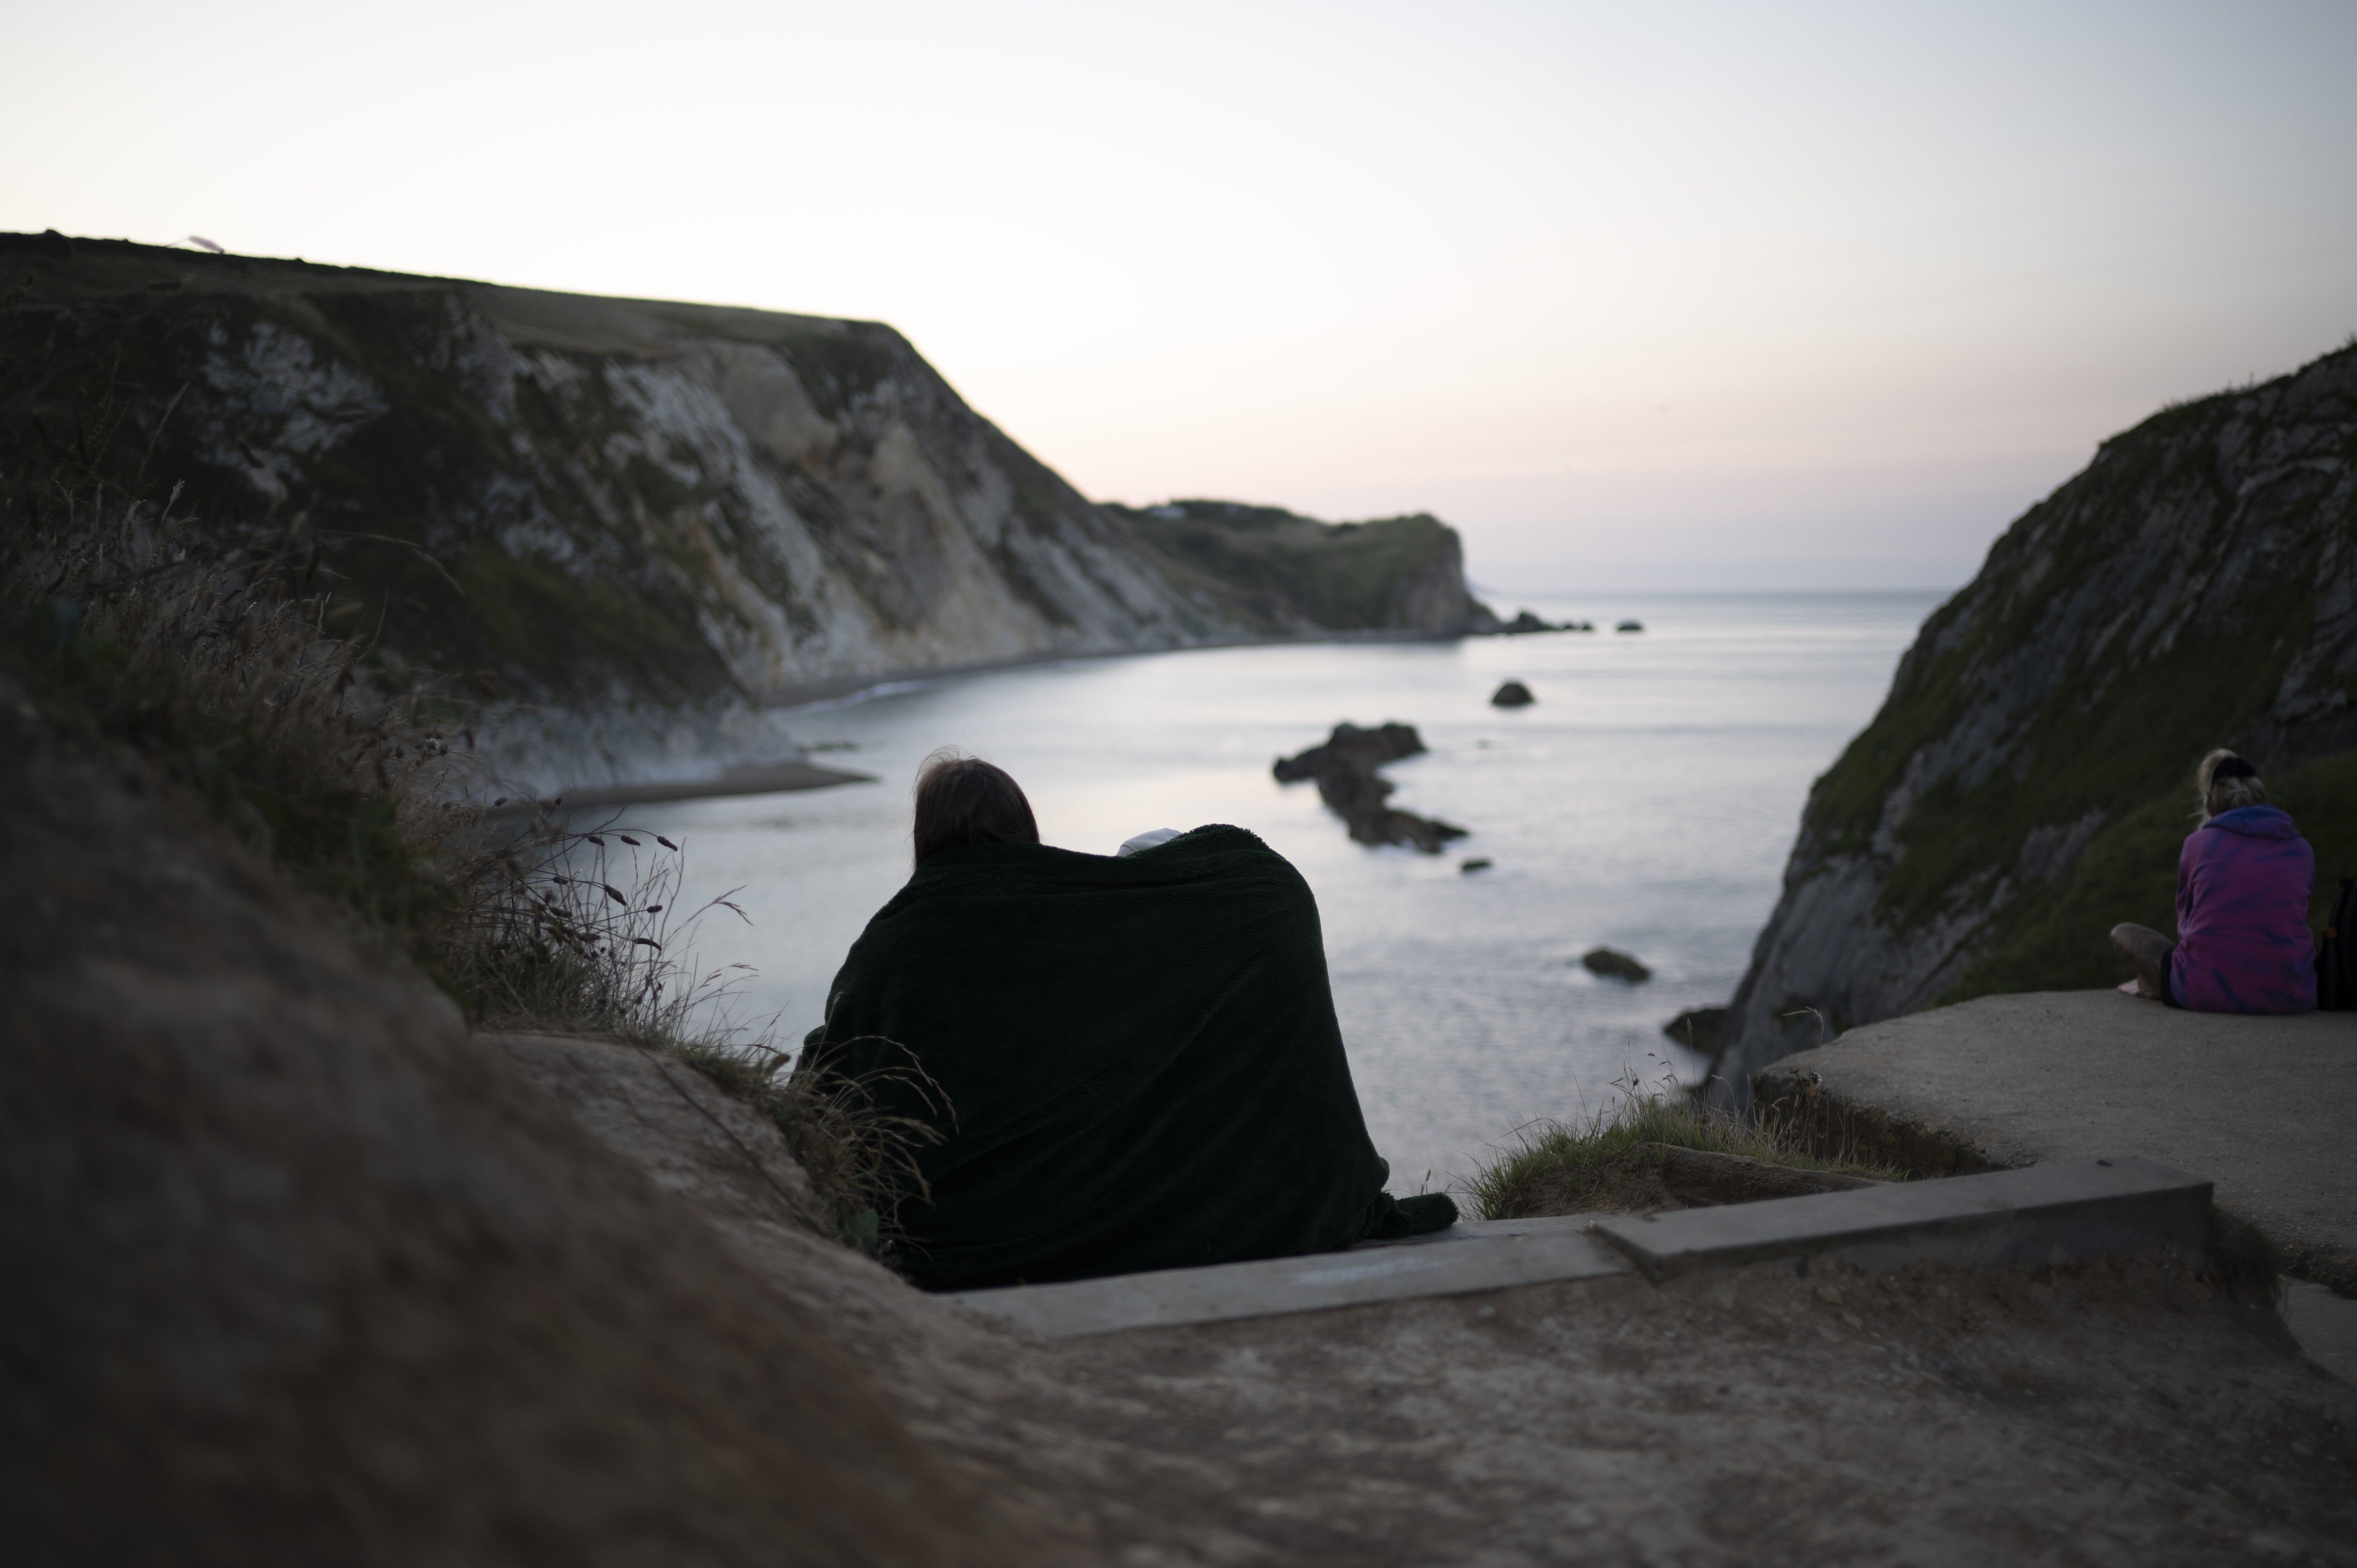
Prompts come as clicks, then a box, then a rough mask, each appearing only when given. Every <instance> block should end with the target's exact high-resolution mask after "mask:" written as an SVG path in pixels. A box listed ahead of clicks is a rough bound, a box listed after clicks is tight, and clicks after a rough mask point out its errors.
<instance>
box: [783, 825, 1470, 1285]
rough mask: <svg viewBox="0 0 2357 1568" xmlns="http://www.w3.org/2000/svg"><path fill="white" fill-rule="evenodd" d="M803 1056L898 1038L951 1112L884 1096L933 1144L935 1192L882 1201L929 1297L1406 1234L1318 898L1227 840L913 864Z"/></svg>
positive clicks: (970, 851) (836, 1063) (1004, 850)
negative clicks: (1360, 1080)
mask: <svg viewBox="0 0 2357 1568" xmlns="http://www.w3.org/2000/svg"><path fill="white" fill-rule="evenodd" d="M883 1041H891V1042H896V1043H897V1045H898V1046H900V1047H907V1051H906V1052H904V1051H901V1050H899V1049H895V1048H893V1047H889V1046H887V1045H885V1044H883V1043H882V1042H883ZM811 1044H812V1047H813V1048H812V1049H811V1050H809V1051H807V1052H806V1053H805V1056H804V1069H805V1070H816V1071H826V1070H834V1071H842V1072H848V1073H854V1074H857V1073H866V1072H871V1071H875V1070H877V1069H890V1068H893V1067H895V1066H898V1065H901V1064H905V1063H906V1062H907V1060H908V1059H909V1058H908V1054H907V1053H908V1052H913V1053H914V1055H915V1057H916V1058H917V1059H918V1060H919V1061H920V1062H921V1063H922V1065H923V1067H924V1069H925V1071H926V1072H927V1073H929V1074H930V1075H931V1077H932V1079H933V1080H934V1081H935V1082H936V1083H938V1084H939V1086H940V1089H941V1091H942V1093H943V1094H944V1095H945V1096H946V1097H947V1100H948V1101H949V1106H950V1112H951V1114H949V1115H946V1116H945V1115H940V1114H935V1113H933V1112H930V1111H929V1110H928V1108H927V1107H926V1106H925V1104H924V1102H923V1101H922V1100H920V1098H918V1097H917V1096H916V1095H915V1094H914V1093H913V1092H911V1091H909V1090H906V1089H904V1088H897V1087H893V1086H890V1085H887V1086H886V1087H885V1088H884V1090H882V1095H883V1103H884V1104H885V1105H886V1107H887V1108H888V1109H890V1110H892V1111H894V1112H898V1113H899V1114H904V1115H911V1116H917V1117H920V1118H922V1119H924V1120H926V1121H928V1122H932V1123H933V1124H934V1125H936V1126H938V1127H939V1128H940V1130H941V1131H942V1133H943V1134H944V1141H943V1142H942V1144H940V1145H939V1146H937V1147H934V1148H931V1149H930V1150H927V1151H925V1152H924V1153H923V1154H922V1155H920V1165H921V1166H922V1169H923V1172H924V1176H925V1179H926V1181H927V1182H928V1183H929V1184H931V1201H930V1202H925V1201H919V1200H917V1199H915V1198H913V1197H911V1198H910V1199H909V1200H908V1201H906V1202H904V1203H903V1204H902V1205H901V1208H900V1212H899V1228H900V1230H901V1231H902V1232H903V1233H904V1235H906V1236H907V1237H908V1238H909V1240H908V1243H907V1245H906V1247H905V1249H904V1253H905V1256H904V1266H905V1267H906V1268H907V1271H908V1273H909V1276H910V1277H911V1278H913V1279H914V1280H915V1281H916V1282H917V1283H919V1284H921V1285H923V1286H925V1287H926V1288H927V1289H931V1290H962V1289H966V1288H970V1287H974V1286H980V1285H995V1284H1013V1283H1018V1282H1023V1281H1030V1282H1040V1281H1047V1280H1069V1279H1081V1278H1086V1277H1090V1276H1093V1275H1099V1274H1112V1273H1130V1272H1132V1271H1136V1270H1145V1269H1168V1268H1179V1267H1184V1266H1189V1265H1193V1264H1201V1263H1218V1262H1232V1261H1235V1260H1238V1259H1243V1258H1268V1257H1281V1256H1286V1255H1290V1254H1296V1253H1303V1252H1318V1251H1331V1250H1333V1249H1335V1248H1339V1247H1343V1246H1347V1245H1348V1244H1350V1243H1351V1242H1352V1241H1354V1240H1360V1239H1361V1238H1362V1237H1364V1236H1366V1235H1368V1234H1370V1233H1372V1232H1373V1231H1374V1230H1377V1228H1378V1227H1382V1228H1383V1229H1384V1232H1385V1233H1386V1234H1391V1233H1395V1232H1396V1231H1397V1230H1398V1229H1399V1227H1400V1224H1401V1220H1400V1218H1399V1216H1398V1214H1397V1213H1396V1212H1395V1211H1394V1208H1393V1203H1392V1200H1391V1199H1390V1198H1389V1197H1385V1196H1383V1177H1384V1167H1383V1162H1382V1161H1381V1160H1379V1159H1377V1158H1376V1157H1375V1150H1374V1146H1373V1144H1371V1143H1369V1142H1368V1139H1367V1128H1366V1122H1365V1121H1364V1119H1363V1118H1362V1117H1361V1115H1360V1113H1359V1097H1358V1093H1357V1091H1356V1090H1353V1089H1352V1087H1351V1069H1350V1065H1349V1063H1348V1062H1347V1061H1346V1060H1345V1059H1344V1058H1343V1054H1342V1036H1341V1031H1340V1028H1339V1027H1338V1026H1336V1024H1335V1021H1334V999H1333V994H1332V993H1331V991H1330V990H1329V988H1328V985H1327V980H1326V953H1325V947H1324V944H1323V941H1322V940H1321V938H1320V936H1319V932H1318V905H1317V901H1316V900H1315V899H1314V898H1313V897H1311V896H1310V892H1309V886H1308V884H1307V883H1306V882H1304V881H1303V880H1302V879H1301V874H1300V873H1299V872H1297V871H1296V870H1294V868H1293V866H1292V865H1291V864H1290V863H1288V862H1287V861H1286V859H1285V857H1284V856H1282V855H1280V854H1277V853H1276V852H1275V850H1272V849H1270V848H1269V847H1268V846H1267V845H1266V844H1264V843H1261V841H1260V840H1259V839H1257V838H1255V837H1254V835H1252V834H1251V833H1248V832H1244V831H1243V829H1241V828H1231V827H1206V828H1198V829H1196V830H1195V831H1194V832H1190V833H1187V834H1185V835H1183V836H1182V837H1179V838H1177V839H1174V840H1172V841H1171V842H1169V843H1166V844H1162V845H1159V846H1157V847H1156V848H1154V849H1150V850H1146V851H1144V852H1142V853H1140V854H1135V855H1132V856H1130V857H1129V858H1127V859H1119V860H1117V859H1114V858H1111V857H1108V856H1104V855H1093V854H1073V853H1072V852H1071V851H1070V850H1061V849H1049V848H1047V847H1044V846H1042V845H1039V844H1015V843H996V844H981V845H974V846H970V847H967V848H963V849H954V850H947V851H943V852H942V853H940V854H936V855H934V856H932V857H931V859H930V860H928V861H927V862H926V864H925V865H924V866H923V867H922V868H921V869H920V870H919V871H918V872H917V874H916V875H914V876H913V877H911V878H910V879H909V885H908V886H905V887H903V888H902V889H901V890H900V892H899V895H898V896H897V897H894V898H893V900H892V901H891V902H890V903H889V904H887V905H886V906H884V908H882V909H881V910H880V911H878V912H877V916H876V918H874V919H872V920H870V921H869V922H868V923H867V929H866V932H865V933H863V934H862V935H861V937H860V939H859V940H858V941H857V942H856V943H855V944H854V945H853V947H852V949H851V955H850V957H849V958H848V959H846V960H845V961H844V965H843V972H841V973H840V974H838V975H837V976H836V977H835V981H834V987H833V989H832V991H831V992H830V1003H829V1014H828V1021H827V1024H826V1026H825V1027H824V1028H823V1029H822V1030H819V1031H814V1032H813V1035H812V1036H811ZM1450 1213H1451V1215H1453V1210H1452V1211H1450ZM1435 1222H1437V1223H1446V1222H1447V1220H1446V1219H1437V1220H1436V1221H1435ZM1415 1228H1419V1229H1420V1228H1424V1227H1423V1226H1421V1225H1419V1226H1417V1227H1415Z"/></svg>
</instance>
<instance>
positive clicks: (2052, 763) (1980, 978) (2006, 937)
mask: <svg viewBox="0 0 2357 1568" xmlns="http://www.w3.org/2000/svg"><path fill="white" fill-rule="evenodd" d="M2352 694H2357V347H2351V348H2343V349H2341V350H2340V351H2338V352H2335V353H2331V354H2328V355H2326V356H2324V357H2323V358H2321V359H2319V360H2315V361H2314V362H2312V363H2310V364H2309V365H2307V366H2305V367H2304V368H2302V369H2301V370H2299V371H2296V372H2294V373H2293V374H2290V375H2287V376H2283V377H2280V378H2278V379H2276V380H2275V381H2268V382H2266V383H2265V384H2263V385H2257V386H2252V387H2248V388H2244V389H2239V390H2235V391H2232V392H2222V393H2219V394H2217V395H2215V396H2212V397H2206V398H2201V399H2199V400H2197V401H2193V402H2190V403H2180V404H2178V405H2175V406H2173V407H2170V408H2168V409H2164V410H2163V411H2162V412H2160V413H2157V414H2155V415H2153V416H2152V417H2151V418H2150V419H2147V420H2146V421H2145V422H2144V423H2143V424H2139V425H2137V426H2136V428H2134V429H2133V430H2130V431H2128V432H2126V434H2124V435H2117V436H2115V437H2113V438H2112V439H2111V440H2109V441H2106V442H2104V444H2103V446H2101V447H2100V448H2099V449H2098V451H2097V452H2096V455H2095V458H2094V460H2093V462H2092V463H2090V464H2089V465H2088V466H2087V467H2086V469H2085V470H2084V471H2083V472H2082V473H2081V474H2079V475H2078V476H2077V477H2075V478H2072V479H2071V480H2070V481H2069V482H2068V483H2067V484H2065V485H2063V486H2062V487H2061V489H2058V490H2056V491H2055V492H2054V493H2053V494H2052V495H2050V496H2049V497H2048V498H2047V499H2045V500H2043V501H2040V503H2039V504H2038V505H2036V506H2034V507H2032V508H2031V509H2030V510H2029V511H2028V512H2027V513H2025V514H2024V515H2023V516H2022V517H2021V518H2020V520H2019V521H2017V522H2015V523H2014V524H2013V526H2012V527H2011V528H2009V529H2007V531H2006V532H2005V533H2004V535H2003V536H2002V537H2000V538H1999V539H1998V540H1997V542H1996V544H1995V545H1993V546H1992V547H1991V548H1990V551H1989V554H1988V559H1987V562H1986V564H1984V566H1983V567H1982V569H1981V572H1980V575H1978V576H1976V577H1975V578H1974V579H1973V581H1972V582H1971V583H1970V584H1969V585H1967V586H1965V587H1964V589H1963V590H1962V591H1960V592H1959V593H1958V594H1957V595H1956V596H1955V597H1953V599H1951V600H1949V601H1948V603H1947V604H1945V605H1943V606H1942V607H1940V608H1939V609H1938V610H1937V611H1935V612H1933V614H1932V617H1931V618H1930V619H1928V620H1927V621H1926V622H1925V623H1924V625H1923V629H1922V631H1921V634H1920V635H1919V636H1918V638H1917V639H1916V641H1915V644H1914V646H1913V647H1912V648H1911V649H1910V650H1908V652H1907V654H1906V656H1905V658H1903V659H1902V660H1900V666H1899V671H1898V673H1897V675H1896V677H1895V678H1894V679H1893V680H1892V682H1891V687H1890V693H1889V697H1888V698H1886V699H1885V701H1884V703H1883V705H1882V709H1881V712H1880V713H1878V714H1876V716H1875V719H1874V722H1873V723H1872V724H1871V725H1867V728H1866V730H1865V731H1864V732H1863V733H1861V734H1860V735H1859V736H1857V739H1856V740H1854V741H1852V742H1851V743H1850V745H1849V746H1848V748H1847V749H1846V750H1845V751H1844V752H1843V753H1842V755H1841V757H1840V758H1839V760H1837V761H1836V762H1835V764H1834V766H1833V767H1832V768H1831V769H1829V770H1828V771H1827V772H1826V773H1825V775H1824V777H1823V778H1821V779H1818V780H1817V782H1816V784H1815V786H1814V787H1813V789H1811V790H1810V793H1809V800H1808V804H1807V807H1806V809H1805V810H1804V811H1803V816H1802V822H1801V831H1800V836H1799V839H1798V842H1797V843H1795V844H1794V846H1793V849H1792V859H1791V861H1790V862H1789V863H1788V865H1786V868H1785V873H1784V889H1783V895H1782V897H1781V899H1780V900H1779V901H1778V903H1777V906H1776V909H1775V912H1774V914H1773V915H1772V916H1770V919H1769V921H1768V925H1767V927H1766V929H1763V930H1762V931H1761V932H1760V939H1759V942H1758V944H1757V946H1756V948H1755V949H1754V950H1753V953H1752V960H1751V967H1750V970H1749V972H1748V973H1747V974H1746V975H1745V977H1744V980H1743V983H1742V985H1741V987H1740V988H1739V989H1738V991H1737V993H1736V996H1735V1000H1734V1003H1733V1004H1732V1006H1731V1007H1730V1009H1729V1012H1728V1015H1727V1024H1726V1026H1725V1033H1724V1034H1723V1035H1722V1036H1721V1047H1720V1050H1719V1054H1718V1060H1717V1064H1716V1067H1715V1069H1714V1070H1715V1074H1716V1076H1717V1079H1719V1080H1720V1081H1719V1083H1718V1084H1717V1086H1716V1088H1715V1090H1714V1092H1715V1094H1717V1096H1718V1097H1719V1098H1720V1099H1722V1100H1723V1101H1729V1102H1733V1103H1744V1102H1747V1101H1748V1100H1749V1093H1750V1084H1749V1079H1750V1075H1751V1074H1752V1073H1753V1072H1754V1071H1756V1070H1757V1069H1760V1068H1761V1067H1763V1066H1765V1065H1767V1064H1768V1063H1770V1062H1772V1061H1775V1060H1777V1059H1778V1058H1781V1057H1784V1056H1788V1055H1790V1054H1791V1053H1792V1052H1793V1051H1796V1050H1802V1049H1805V1048H1807V1047H1812V1046H1815V1045H1817V1044H1819V1043H1821V1041H1823V1040H1824V1039H1826V1038H1829V1037H1831V1036H1833V1035H1835V1034H1838V1033H1840V1032H1841V1031H1842V1030H1843V1029H1845V1028H1847V1027H1850V1026H1854V1025H1858V1024H1867V1023H1873V1022H1875V1021H1877V1020H1878V1019H1883V1018H1889V1017H1893V1016H1896V1015H1900V1014H1903V1013H1910V1012H1913V1011H1916V1010H1918V1009H1920V1008H1922V1007H1926V1006H1930V1005H1932V1004H1939V1003H1948V1002H1957V1001H1962V1000H1964V999H1966V998H1968V997H1973V996H1979V995H1983V994H1986V993H1994V992H2019V991H2062V990H2073V989H2079V988H2083V987H2087V986H2093V985H2102V984H2108V983H2111V982H2113V981H2115V980H2117V979H2119V978H2120V973H2119V972H2116V965H2115V961H2114V959H2113V957H2112V954H2111V951H2110V948H2109V945H2108V942H2107V940H2106V933H2107V932H2108V931H2109V930H2110V929H2111V927H2112V926H2113V925H2114V924H2115V922H2117V921H2120V920H2136V921H2141V922H2143V923H2145V924H2147V925H2151V926H2154V927H2157V928H2158V929H2164V930H2166V929H2174V918H2173V900H2174V896H2175V886H2176V870H2177V851H2178V845H2179V841H2180V840H2181V839H2182V838H2183V836H2184V835H2185V833H2186V832H2190V830H2191V828H2192V826H2193V819H2192V817H2191V815H2190V811H2191V808H2192V805H2193V800H2192V783H2191V779H2192V773H2193V766H2194V764H2195V762H2196V761H2197V760H2198V759H2199V758H2200V757H2201V755H2202V754H2203V753H2204V752H2206V751H2208V750H2209V749H2210V748H2211V747H2212V746H2233V747H2235V748H2236V749H2238V750H2240V751H2242V752H2243V753H2244V755H2246V756H2248V757H2251V758H2252V760H2253V761H2255V762H2256V763H2257V764H2258V766H2259V768H2260V770H2261V772H2262V773H2263V774H2264V775H2265V777H2266V781H2267V786H2268V789H2269V790H2270V792H2271V796H2272V798H2273V800H2275V801H2276V803H2277V804H2280V805H2282V806H2284V807H2285V808H2286V809H2287V811H2290V812H2291V813H2292V815H2293V816H2294V817H2295V818H2296V819H2298V822H2299V824H2300V826H2301V829H2302V831H2303V832H2306V833H2307V834H2308V836H2309V840H2310V842H2311V843H2314V844H2315V845H2316V849H2317V854H2318V863H2319V865H2318V873H2319V875H2318V884H2319V886H2318V900H2319V909H2318V910H2317V911H2316V914H2317V917H2318V918H2321V915H2322V912H2323V911H2322V909H2321V908H2320V906H2321V905H2322V903H2323V901H2324V900H2325V898H2326V897H2328V896H2329V893H2330V889H2331V888H2332V887H2333V886H2334V885H2335V883H2336V881H2337V878H2339V877H2340V876H2341V875H2352V874H2357V813H2352V810H2351V807H2350V804H2349V802H2350V800H2352V788H2357V752H2352V750H2351V749H2350V748H2351V747H2352V746H2357V710H2352V707H2351V702H2350V699H2351V697H2352Z"/></svg>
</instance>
